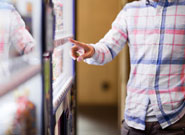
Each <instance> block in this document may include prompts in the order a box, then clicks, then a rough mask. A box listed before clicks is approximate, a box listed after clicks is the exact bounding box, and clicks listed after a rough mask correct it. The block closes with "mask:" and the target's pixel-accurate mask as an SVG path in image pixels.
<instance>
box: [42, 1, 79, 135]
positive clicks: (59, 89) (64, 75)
mask: <svg viewBox="0 0 185 135" xmlns="http://www.w3.org/2000/svg"><path fill="white" fill-rule="evenodd" d="M44 7H45V11H46V12H45V15H44V19H45V20H46V22H45V23H46V24H45V26H44V27H46V28H47V31H46V32H45V35H46V39H45V41H46V40H47V39H48V38H49V37H52V36H53V39H52V40H53V44H52V45H53V46H52V47H51V46H50V45H51V44H48V42H46V46H48V47H46V48H45V52H44V53H48V54H49V55H48V56H49V59H50V63H51V75H50V81H51V83H52V87H51V91H52V110H53V112H52V118H51V119H53V120H52V121H54V123H52V126H51V127H52V128H51V130H52V133H53V134H61V135H73V134H75V125H76V124H75V113H76V111H75V110H76V108H75V107H76V104H75V103H76V102H75V100H76V98H75V97H76V96H75V89H74V88H75V87H74V86H75V64H74V61H73V60H72V58H71V57H70V55H69V52H70V48H71V46H72V44H71V43H70V42H69V41H68V38H73V37H75V36H74V35H75V33H74V32H75V27H74V26H75V24H74V21H75V18H74V17H75V14H74V13H75V9H74V7H75V1H74V0H48V1H45V3H44ZM49 20H50V21H49ZM51 20H52V21H51ZM48 21H49V22H48ZM51 22H53V23H51ZM51 31H52V32H51ZM49 46H50V47H49Z"/></svg>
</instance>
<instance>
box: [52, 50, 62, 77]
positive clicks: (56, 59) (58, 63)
mask: <svg viewBox="0 0 185 135" xmlns="http://www.w3.org/2000/svg"><path fill="white" fill-rule="evenodd" d="M62 71H63V50H62V49H54V52H53V80H56V79H57V78H58V77H59V76H60V75H61V73H62Z"/></svg>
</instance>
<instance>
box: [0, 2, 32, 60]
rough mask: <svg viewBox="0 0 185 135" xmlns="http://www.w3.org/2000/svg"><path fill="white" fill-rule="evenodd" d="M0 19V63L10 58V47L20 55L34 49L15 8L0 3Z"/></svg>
mask: <svg viewBox="0 0 185 135" xmlns="http://www.w3.org/2000/svg"><path fill="white" fill-rule="evenodd" d="M0 18H1V21H0V61H1V60H7V59H8V58H9V57H10V55H11V54H10V48H11V47H12V46H14V47H15V48H16V51H17V52H18V53H19V54H20V55H22V54H25V53H28V52H30V51H31V50H32V49H33V47H34V40H33V38H32V36H31V35H30V33H29V32H28V31H27V30H26V28H25V23H24V21H23V20H22V18H21V16H20V15H19V14H18V12H17V11H16V10H15V8H14V7H13V6H12V5H10V4H7V3H5V2H0Z"/></svg>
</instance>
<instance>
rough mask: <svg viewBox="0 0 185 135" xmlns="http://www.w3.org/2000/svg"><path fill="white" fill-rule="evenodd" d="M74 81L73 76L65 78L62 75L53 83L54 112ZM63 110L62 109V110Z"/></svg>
mask: <svg viewBox="0 0 185 135" xmlns="http://www.w3.org/2000/svg"><path fill="white" fill-rule="evenodd" d="M72 82H73V76H70V77H68V78H66V79H64V76H63V75H61V76H60V77H59V78H58V79H57V82H54V84H53V88H54V89H53V112H54V113H55V112H56V111H57V109H58V107H59V106H60V105H61V103H62V101H63V100H64V98H65V96H66V95H67V93H68V91H69V90H70V87H71V84H72ZM61 111H62V110H61Z"/></svg>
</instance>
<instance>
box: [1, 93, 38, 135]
mask: <svg viewBox="0 0 185 135" xmlns="http://www.w3.org/2000/svg"><path fill="white" fill-rule="evenodd" d="M0 119H1V122H0V125H1V127H0V134H3V135H36V133H37V129H36V108H35V105H34V104H33V103H32V102H31V101H29V100H28V98H27V97H26V96H20V97H18V98H17V100H16V102H13V101H12V102H10V103H4V104H3V105H2V111H1V115H0Z"/></svg>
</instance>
